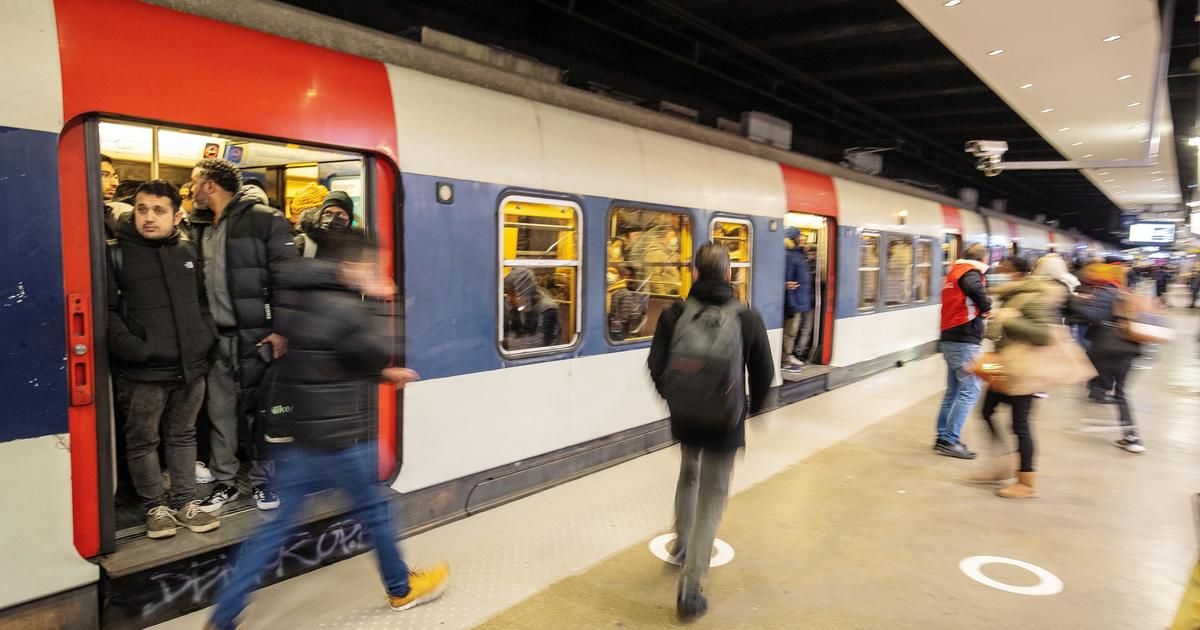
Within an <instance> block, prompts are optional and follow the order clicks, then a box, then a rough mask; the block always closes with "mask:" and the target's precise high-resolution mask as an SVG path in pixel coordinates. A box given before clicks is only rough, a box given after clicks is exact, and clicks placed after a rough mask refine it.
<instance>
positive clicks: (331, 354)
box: [263, 258, 395, 450]
mask: <svg viewBox="0 0 1200 630" xmlns="http://www.w3.org/2000/svg"><path fill="white" fill-rule="evenodd" d="M337 268H338V265H337V263H336V262H333V261H325V260H317V259H311V258H305V259H300V260H294V261H290V262H288V263H287V264H285V265H284V271H283V273H282V274H281V277H280V282H281V286H284V287H287V288H289V289H294V290H295V291H294V292H292V293H289V295H292V296H294V297H295V300H296V301H295V303H294V304H289V305H288V306H287V308H288V310H289V316H288V317H287V318H286V319H285V322H286V325H285V327H283V328H281V329H280V330H279V332H280V333H282V334H283V335H285V336H286V337H287V338H288V352H287V354H285V355H284V356H283V358H281V359H280V360H279V361H277V362H275V363H274V364H273V365H272V367H271V370H270V373H269V374H268V376H267V380H266V382H265V383H264V384H263V394H264V396H263V408H264V409H265V410H266V416H267V439H268V440H270V441H276V442H278V441H287V438H291V439H292V440H294V441H295V443H296V444H298V445H301V446H304V447H307V448H320V449H328V450H336V449H343V448H347V447H349V446H351V445H353V444H356V443H361V442H367V441H370V440H372V439H373V426H374V423H373V418H372V409H373V404H372V403H373V401H374V400H375V392H376V389H375V388H376V385H377V384H378V383H379V377H380V372H381V371H382V370H383V368H385V367H387V366H388V365H389V364H390V363H391V360H392V356H393V347H394V345H395V344H394V342H393V339H392V338H391V337H390V327H389V322H388V318H387V311H386V310H385V308H386V306H387V305H386V304H383V303H379V302H374V301H370V300H368V301H364V300H363V299H362V298H361V297H360V296H359V294H358V293H356V292H354V291H352V290H349V289H347V288H346V287H345V286H343V285H342V284H341V283H340V282H339V281H338V278H337ZM281 438H282V439H281Z"/></svg>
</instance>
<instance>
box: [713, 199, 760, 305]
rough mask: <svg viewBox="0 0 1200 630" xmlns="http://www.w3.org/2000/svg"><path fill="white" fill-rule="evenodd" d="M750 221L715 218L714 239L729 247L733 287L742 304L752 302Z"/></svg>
mask: <svg viewBox="0 0 1200 630" xmlns="http://www.w3.org/2000/svg"><path fill="white" fill-rule="evenodd" d="M750 229H751V228H750V222H749V221H740V220H736V219H714V220H713V222H712V240H713V242H715V243H720V244H722V245H724V246H725V247H727V248H729V263H730V266H732V267H733V288H734V290H736V291H737V295H738V299H739V300H741V301H742V304H750V276H751V274H750V255H751V247H750V245H751V240H750Z"/></svg>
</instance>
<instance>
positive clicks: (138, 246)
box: [108, 180, 221, 538]
mask: <svg viewBox="0 0 1200 630" xmlns="http://www.w3.org/2000/svg"><path fill="white" fill-rule="evenodd" d="M134 198H135V200H136V206H135V208H134V211H133V212H132V213H126V214H125V215H123V216H121V217H120V218H119V219H117V221H116V223H115V225H114V230H115V232H116V235H117V238H116V240H115V242H112V243H110V245H109V247H110V251H109V261H110V264H109V274H108V307H109V318H108V344H109V351H110V352H111V353H112V356H113V359H114V361H113V367H114V371H115V372H116V385H117V401H118V406H119V407H120V409H121V411H122V412H123V415H124V417H125V426H124V429H125V445H126V447H125V456H126V459H127V461H128V464H129V472H130V476H131V477H132V479H133V486H134V489H135V490H136V491H137V494H138V497H140V498H141V500H142V507H143V508H144V509H145V510H146V535H147V536H148V537H150V538H166V537H168V536H174V535H175V530H176V528H177V527H179V526H183V527H186V528H188V529H190V530H191V531H193V532H207V531H211V530H214V529H216V528H217V527H219V526H220V524H221V522H220V521H218V520H217V519H215V518H213V517H212V516H210V515H209V514H206V513H204V512H203V511H201V510H200V509H199V505H198V504H199V501H197V500H196V499H195V492H196V483H195V482H196V480H195V477H194V475H193V473H194V469H193V463H194V462H195V461H196V415H197V414H198V413H199V411H200V405H201V404H202V403H203V402H204V390H205V381H204V377H205V374H206V373H207V372H208V353H209V350H210V349H211V348H212V345H213V341H214V336H215V335H214V330H213V323H212V318H211V317H210V316H209V314H208V305H207V304H206V300H205V295H204V280H203V277H202V275H201V270H200V260H199V257H198V255H197V253H196V249H195V248H194V247H193V246H192V243H191V242H190V241H188V240H187V239H186V238H182V236H181V232H180V230H179V227H178V225H179V222H180V221H181V220H182V219H183V212H182V210H180V208H179V203H180V199H179V192H178V191H176V190H175V186H173V185H171V184H170V183H169V182H165V181H162V180H154V181H150V182H146V183H144V184H142V185H141V186H139V187H138V189H137V192H136V193H135V194H134ZM160 435H161V440H160ZM160 441H161V443H162V446H163V454H164V456H165V459H166V466H167V470H168V471H169V472H170V475H171V487H170V491H169V492H168V490H166V489H164V487H163V477H162V469H161V467H160V463H159V457H158V447H159V443H160Z"/></svg>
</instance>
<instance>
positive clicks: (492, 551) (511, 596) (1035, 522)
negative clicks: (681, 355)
mask: <svg viewBox="0 0 1200 630" xmlns="http://www.w3.org/2000/svg"><path fill="white" fill-rule="evenodd" d="M1170 317H1171V319H1172V320H1173V323H1174V325H1175V328H1176V330H1177V332H1178V333H1179V338H1178V340H1177V341H1176V342H1174V343H1172V344H1168V345H1164V346H1161V347H1158V348H1155V349H1154V350H1153V351H1152V352H1149V353H1148V354H1147V356H1145V357H1143V358H1142V359H1139V361H1138V362H1137V366H1136V368H1135V372H1134V374H1133V375H1132V377H1131V379H1132V384H1131V391H1132V394H1131V399H1132V404H1133V409H1134V414H1135V419H1136V420H1137V421H1138V423H1139V428H1140V430H1141V432H1142V436H1143V439H1144V442H1145V444H1146V448H1147V451H1146V452H1145V453H1143V454H1131V453H1127V452H1125V451H1123V450H1119V449H1117V448H1115V447H1113V446H1112V445H1111V441H1112V440H1113V439H1115V438H1116V437H1118V436H1119V431H1117V430H1116V426H1117V420H1116V409H1115V408H1113V407H1111V406H1103V405H1096V404H1092V403H1089V402H1087V401H1086V400H1085V396H1084V392H1083V391H1082V388H1071V389H1069V390H1068V389H1064V390H1059V391H1053V392H1051V393H1050V397H1049V398H1047V399H1044V400H1039V401H1037V402H1036V403H1035V406H1034V412H1033V429H1034V433H1035V437H1036V439H1037V446H1038V455H1037V468H1038V470H1039V482H1040V489H1041V493H1042V496H1041V498H1038V499H1033V500H1023V501H1010V500H1005V499H1001V498H999V497H996V496H995V495H994V493H993V490H994V488H993V487H991V486H981V485H975V484H970V483H967V482H966V481H965V477H966V476H967V475H968V474H969V473H970V472H971V471H973V470H974V467H975V466H978V465H980V464H979V463H978V462H971V461H964V460H957V459H951V458H946V457H940V456H937V455H935V454H934V453H933V452H932V451H931V449H930V445H931V443H932V441H933V437H934V435H933V426H934V421H935V418H936V415H937V408H938V404H939V402H940V398H941V393H942V390H943V388H944V365H943V362H942V360H941V358H940V357H938V356H934V357H930V358H927V359H924V360H921V361H916V362H913V363H910V364H907V365H905V366H903V367H900V368H896V369H890V370H887V371H885V372H882V373H879V374H877V375H875V376H873V377H870V378H868V379H865V380H862V381H859V382H856V383H853V384H850V385H847V386H845V387H841V388H838V389H836V390H833V391H830V392H828V393H825V394H822V395H820V396H816V397H813V398H809V399H807V400H804V401H802V402H799V403H795V404H791V405H788V406H786V407H782V408H779V409H777V410H775V411H772V412H770V413H768V414H764V415H762V416H759V417H757V418H755V419H753V420H751V421H750V423H749V424H748V429H747V442H748V444H747V448H746V449H745V451H744V452H743V454H742V456H740V457H739V460H738V462H737V465H736V468H735V471H734V479H733V488H732V491H733V496H732V497H731V498H730V501H729V504H728V507H727V509H726V514H725V518H724V521H723V524H722V526H721V529H720V531H719V533H718V536H719V539H720V540H722V541H725V542H726V543H728V545H729V546H730V547H731V549H732V551H733V557H732V559H731V560H730V561H729V562H728V563H727V564H724V565H723V566H719V567H715V568H713V569H712V570H711V571H710V573H709V578H708V582H707V584H706V594H707V596H708V598H709V604H710V609H709V612H708V614H707V615H706V616H705V617H703V618H701V619H700V620H699V621H697V622H696V623H694V624H691V627H695V628H756V629H757V628H780V629H784V628H831V629H833V628H938V629H940V628H946V629H951V628H954V629H959V628H1023V629H1028V630H1033V629H1040V628H1046V629H1055V630H1066V629H1075V628H1079V629H1085V628H1086V629H1089V630H1094V629H1097V628H1106V629H1107V628H1112V629H1118V628H1130V629H1147V628H1149V629H1153V628H1167V627H1169V626H1170V623H1171V620H1172V618H1173V616H1174V614H1175V611H1176V609H1177V608H1178V606H1179V603H1180V599H1181V597H1182V595H1183V592H1184V587H1185V583H1186V581H1187V578H1188V576H1189V574H1190V572H1191V570H1192V567H1193V566H1194V565H1195V563H1196V559H1197V536H1198V532H1197V531H1196V527H1197V523H1196V519H1195V518H1194V517H1193V514H1192V513H1191V504H1190V500H1191V499H1190V497H1191V496H1192V495H1193V494H1194V493H1196V492H1200V356H1198V352H1197V351H1198V345H1197V341H1196V334H1197V332H1198V329H1200V316H1198V311H1197V310H1189V309H1180V308H1176V309H1173V311H1172V313H1171V315H1170ZM998 417H999V419H1000V421H1001V424H1002V425H1004V426H1006V427H1007V422H1008V416H1007V411H1006V408H1003V407H1002V409H1001V411H1000V412H999V414H998ZM964 440H965V441H967V443H968V444H970V445H971V446H972V447H973V448H977V449H980V450H982V449H983V448H984V446H985V441H984V438H983V428H982V426H981V422H980V421H979V420H978V416H977V414H973V415H972V417H971V419H970V420H969V421H968V423H967V427H966V429H965V431H964ZM678 460H679V450H678V447H672V448H668V449H664V450H661V451H658V452H655V453H652V454H650V455H646V456H643V457H640V458H637V459H635V460H632V461H629V462H626V463H623V464H620V465H618V466H614V467H612V468H608V469H606V470H603V471H601V472H598V473H595V474H592V475H589V476H587V477H584V478H581V479H578V480H575V481H572V482H569V483H565V484H562V485H559V486H557V487H554V488H551V489H549V490H546V491H544V492H540V493H538V494H536V495H533V496H530V497H527V498H525V499H522V500H519V501H515V502H513V503H509V504H507V505H503V506H501V507H498V508H495V509H492V510H489V511H486V512H483V513H480V514H476V515H473V516H471V517H469V518H466V519H463V520H460V521H457V522H454V523H451V524H449V525H445V526H442V527H439V528H437V529H434V530H432V531H429V532H426V533H423V534H420V535H417V536H414V537H412V538H410V539H407V540H405V541H404V543H403V549H404V553H405V556H406V559H407V560H409V561H410V563H412V564H414V565H415V566H421V565H423V564H428V563H431V562H433V561H435V560H438V559H446V560H448V561H449V562H450V564H451V567H452V574H451V586H450V589H449V590H448V591H447V593H446V595H445V596H444V597H443V598H442V599H441V600H439V601H437V602H434V603H431V604H429V605H426V606H421V607H418V608H415V609H412V610H409V611H405V612H392V611H391V610H390V609H389V608H388V607H387V605H386V602H385V599H384V596H383V590H382V587H381V586H380V583H379V580H378V577H377V575H376V570H375V564H374V558H373V557H372V555H371V554H364V555H359V556H356V557H354V558H351V559H349V560H346V561H343V562H340V563H337V564H334V565H331V566H328V567H324V568H321V569H318V570H316V571H313V572H310V573H307V574H305V575H302V576H299V577H296V578H293V579H290V580H287V581H285V582H282V583H279V584H276V585H273V586H270V587H267V588H265V589H263V590H261V591H259V592H258V593H257V594H256V596H255V597H254V599H253V601H252V604H251V606H250V608H249V609H248V612H247V615H246V617H245V619H244V625H243V627H246V628H256V629H257V628H338V629H350V628H372V629H374V628H397V629H400V628H406V629H410V628H411V629H416V628H421V629H429V628H444V629H447V630H449V629H453V628H474V627H481V628H491V629H522V630H525V629H531V628H668V627H675V626H677V625H680V624H678V622H676V620H675V617H674V614H675V584H676V577H677V573H676V569H674V568H673V567H672V566H671V565H668V564H667V563H665V562H663V561H662V560H660V559H659V558H657V557H656V556H655V555H653V554H652V553H651V551H650V550H649V548H648V543H650V542H651V540H652V539H654V538H656V537H658V536H660V535H662V534H665V533H667V532H668V531H669V528H670V523H671V510H672V497H673V494H674V487H675V479H676V473H677V466H678ZM726 555H727V554H726ZM981 556H988V557H998V558H1000V560H999V561H998V562H994V563H990V564H985V565H984V566H981V567H980V569H979V571H978V573H979V575H977V576H976V577H977V578H979V579H981V580H983V581H988V580H989V579H990V580H992V581H994V583H993V585H992V586H989V585H986V584H984V583H983V582H981V581H978V580H977V579H973V578H972V577H969V576H968V575H967V572H966V571H964V568H963V566H961V565H962V564H963V561H964V560H966V561H967V563H968V564H969V563H970V562H971V561H970V560H968V559H970V558H979V557H981ZM980 562H984V561H980ZM1013 562H1016V563H1028V564H1029V565H1033V566H1032V567H1031V568H1019V567H1017V566H1014V565H1013ZM969 570H970V569H969V567H968V568H967V571H969ZM1031 571H1036V573H1035V572H1031ZM1043 572H1044V573H1048V574H1050V575H1049V576H1047V575H1044V574H1043ZM1055 580H1058V581H1060V582H1061V589H1056V588H1055V583H1054V582H1055ZM997 587H999V588H997ZM1012 591H1017V592H1012ZM1021 591H1032V592H1033V593H1032V594H1031V593H1024V592H1021ZM1037 593H1040V594H1037ZM208 615H209V611H208V610H202V611H197V612H195V613H192V614H190V615H187V616H184V617H181V618H178V619H175V620H172V621H170V622H167V623H164V624H160V625H159V626H156V627H157V628H165V629H176V628H199V627H202V626H203V623H204V621H205V620H206V619H207V617H208Z"/></svg>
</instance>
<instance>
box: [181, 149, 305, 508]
mask: <svg viewBox="0 0 1200 630" xmlns="http://www.w3.org/2000/svg"><path fill="white" fill-rule="evenodd" d="M256 192H257V191H255V189H254V188H253V187H246V188H243V187H242V185H241V174H240V173H239V172H238V170H237V167H235V166H234V165H233V164H231V163H229V162H227V161H225V160H221V159H217V158H207V159H204V160H201V161H200V162H198V163H197V164H196V167H195V168H194V169H192V195H193V197H194V198H195V204H196V205H197V206H199V207H200V208H204V209H207V213H206V214H209V215H210V216H211V223H210V224H207V225H205V224H204V223H203V222H193V223H192V229H193V233H192V240H194V241H196V242H197V244H198V245H199V247H200V248H201V250H202V252H203V260H204V270H205V273H204V278H205V286H206V290H207V294H208V303H209V308H210V309H211V311H212V317H213V321H214V322H215V323H216V326H217V332H218V333H219V334H218V338H217V352H216V357H215V360H214V361H213V366H212V370H211V371H210V372H209V376H208V399H207V402H208V416H209V421H210V423H211V430H212V432H211V445H210V446H211V452H212V461H211V462H210V464H209V468H210V469H211V471H212V474H213V476H214V477H216V482H217V483H216V484H215V487H214V488H213V490H212V492H211V493H210V494H209V495H208V497H207V498H205V499H204V500H203V501H202V502H201V503H200V507H201V509H203V510H205V511H206V512H210V513H211V512H216V511H217V510H219V509H221V506H223V505H225V504H226V503H228V502H230V501H232V500H234V499H236V498H237V497H238V495H239V491H238V488H237V474H238V466H239V462H238V456H237V447H238V426H239V423H241V424H243V425H245V426H248V427H249V428H250V429H251V430H250V433H251V435H252V436H255V437H254V438H252V440H251V441H252V442H253V443H255V446H258V447H261V444H262V442H261V426H260V425H261V423H258V422H255V420H256V418H255V416H256V415H257V411H258V408H259V405H258V402H259V401H258V386H259V384H260V383H261V382H262V378H263V375H264V374H265V373H266V370H267V365H268V364H269V363H270V362H271V361H273V360H278V359H279V358H280V357H282V356H283V355H284V353H285V352H287V338H286V337H284V336H283V335H281V334H279V333H278V332H277V330H278V329H279V321H278V320H279V318H280V317H282V316H283V315H284V314H283V312H281V310H280V309H278V308H277V306H278V303H279V302H280V299H281V295H280V289H279V274H280V272H281V265H282V263H284V262H285V261H286V260H288V259H290V258H295V257H296V245H295V243H294V242H293V241H292V236H291V226H290V225H289V224H288V222H287V220H286V219H284V218H283V215H282V214H281V213H280V212H279V211H277V210H274V209H272V208H270V207H268V206H265V205H262V203H261V202H260V200H259V199H258V197H256V195H255V193H256ZM251 450H255V451H261V450H262V449H261V448H252V449H251ZM251 457H252V464H251V467H250V483H251V485H252V487H253V493H254V500H255V505H256V506H257V507H258V508H259V509H261V510H271V509H275V508H277V507H279V497H278V495H276V494H275V491H274V489H272V487H271V480H270V466H269V462H267V461H265V458H264V457H263V455H262V453H261V452H259V453H255V454H252V455H251Z"/></svg>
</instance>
